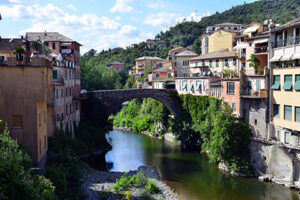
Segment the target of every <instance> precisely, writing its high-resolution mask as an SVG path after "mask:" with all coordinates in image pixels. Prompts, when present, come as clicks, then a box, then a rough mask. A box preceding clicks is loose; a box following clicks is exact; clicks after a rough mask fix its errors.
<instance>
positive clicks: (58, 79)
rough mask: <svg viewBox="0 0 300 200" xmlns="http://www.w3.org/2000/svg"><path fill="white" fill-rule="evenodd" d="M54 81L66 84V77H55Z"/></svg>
mask: <svg viewBox="0 0 300 200" xmlns="http://www.w3.org/2000/svg"><path fill="white" fill-rule="evenodd" d="M53 83H61V84H64V83H65V79H64V78H57V79H53Z"/></svg>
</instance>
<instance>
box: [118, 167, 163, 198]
mask: <svg viewBox="0 0 300 200" xmlns="http://www.w3.org/2000/svg"><path fill="white" fill-rule="evenodd" d="M134 187H136V188H143V189H144V191H145V192H146V193H149V194H157V193H159V192H160V190H159V188H158V186H157V185H156V184H155V183H154V182H153V181H152V180H149V178H148V177H147V176H146V175H145V173H144V172H143V171H141V172H139V173H137V174H135V175H133V176H128V175H127V174H124V175H123V176H121V178H120V179H117V181H116V183H115V185H114V186H113V189H114V190H115V191H116V192H117V193H121V192H123V191H127V192H128V191H131V189H132V188H134Z"/></svg>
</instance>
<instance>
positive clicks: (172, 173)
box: [106, 130, 300, 200]
mask: <svg viewBox="0 0 300 200" xmlns="http://www.w3.org/2000/svg"><path fill="white" fill-rule="evenodd" d="M107 139H108V140H109V142H110V143H111V145H112V150H111V151H109V152H108V153H107V154H106V161H107V162H111V163H112V168H111V169H110V171H129V170H137V168H138V167H139V166H141V165H151V166H154V167H156V168H157V169H158V170H159V172H160V175H161V176H162V178H163V180H164V181H165V182H166V183H167V184H168V185H169V186H170V187H172V188H173V189H175V191H176V192H178V193H180V194H181V195H183V197H184V198H185V199H188V200H193V199H195V200H196V199H197V200H198V199H199V200H300V197H299V195H298V194H297V193H296V192H293V191H291V190H289V189H287V188H284V187H282V186H278V185H275V184H272V183H262V182H259V181H257V179H249V178H239V177H232V176H230V175H225V174H224V173H222V172H220V171H219V170H218V169H217V167H216V166H215V165H213V164H211V163H209V162H208V159H207V158H206V157H205V156H203V155H201V154H200V153H183V152H181V151H180V148H179V147H178V146H176V145H174V144H172V143H169V142H166V141H162V140H159V139H154V138H150V137H148V136H145V135H142V134H137V133H128V132H122V131H117V130H115V131H111V132H110V133H109V134H108V135H107Z"/></svg>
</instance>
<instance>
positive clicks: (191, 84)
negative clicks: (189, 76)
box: [189, 81, 194, 91]
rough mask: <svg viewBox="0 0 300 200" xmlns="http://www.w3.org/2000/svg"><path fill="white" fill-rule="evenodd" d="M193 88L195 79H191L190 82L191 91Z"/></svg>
mask: <svg viewBox="0 0 300 200" xmlns="http://www.w3.org/2000/svg"><path fill="white" fill-rule="evenodd" d="M193 88H194V84H193V81H191V82H190V88H189V89H190V91H192V90H193Z"/></svg>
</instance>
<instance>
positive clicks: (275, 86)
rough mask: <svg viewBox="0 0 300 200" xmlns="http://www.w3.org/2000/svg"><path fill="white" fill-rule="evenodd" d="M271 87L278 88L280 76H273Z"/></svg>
mask: <svg viewBox="0 0 300 200" xmlns="http://www.w3.org/2000/svg"><path fill="white" fill-rule="evenodd" d="M271 89H273V90H279V89H280V76H274V82H273V85H272V87H271Z"/></svg>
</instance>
